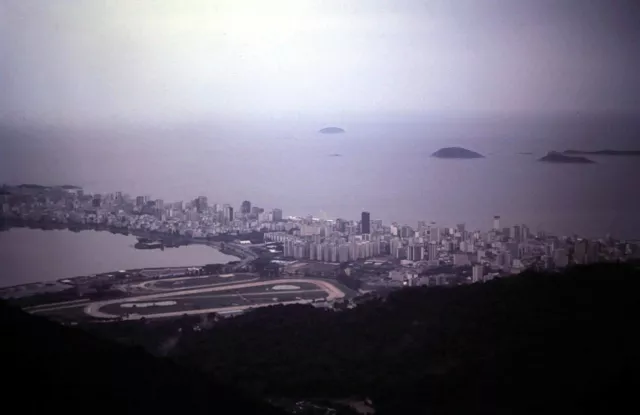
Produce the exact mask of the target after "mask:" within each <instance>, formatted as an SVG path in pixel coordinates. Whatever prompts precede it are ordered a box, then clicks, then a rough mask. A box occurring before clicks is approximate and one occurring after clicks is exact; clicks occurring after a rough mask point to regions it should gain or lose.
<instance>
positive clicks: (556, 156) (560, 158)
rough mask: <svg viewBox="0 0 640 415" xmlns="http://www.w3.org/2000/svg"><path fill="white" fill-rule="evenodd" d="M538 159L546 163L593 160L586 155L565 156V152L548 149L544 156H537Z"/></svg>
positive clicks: (588, 161) (577, 162)
mask: <svg viewBox="0 0 640 415" xmlns="http://www.w3.org/2000/svg"><path fill="white" fill-rule="evenodd" d="M538 161H545V162H548V163H576V164H592V163H595V161H593V160H590V159H588V158H586V157H575V156H567V155H566V154H562V153H558V152H557V151H550V152H548V153H547V155H546V156H544V157H542V158H539V159H538Z"/></svg>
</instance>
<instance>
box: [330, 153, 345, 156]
mask: <svg viewBox="0 0 640 415" xmlns="http://www.w3.org/2000/svg"><path fill="white" fill-rule="evenodd" d="M329 157H342V154H338V153H331V154H329Z"/></svg>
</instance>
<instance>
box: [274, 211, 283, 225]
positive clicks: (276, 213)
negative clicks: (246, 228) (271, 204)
mask: <svg viewBox="0 0 640 415" xmlns="http://www.w3.org/2000/svg"><path fill="white" fill-rule="evenodd" d="M272 213H273V218H272V219H273V221H274V222H281V221H282V209H273V212H272Z"/></svg>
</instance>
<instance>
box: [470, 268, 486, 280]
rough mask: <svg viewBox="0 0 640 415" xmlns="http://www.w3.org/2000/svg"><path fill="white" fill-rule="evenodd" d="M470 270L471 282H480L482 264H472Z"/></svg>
mask: <svg viewBox="0 0 640 415" xmlns="http://www.w3.org/2000/svg"><path fill="white" fill-rule="evenodd" d="M472 272H473V273H472V276H471V278H472V280H471V281H472V282H480V281H482V280H483V279H484V267H483V266H482V265H480V264H478V265H474V266H473V271H472Z"/></svg>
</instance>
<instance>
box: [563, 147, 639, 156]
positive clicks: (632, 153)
mask: <svg viewBox="0 0 640 415" xmlns="http://www.w3.org/2000/svg"><path fill="white" fill-rule="evenodd" d="M563 154H592V155H594V156H640V150H608V149H607V150H596V151H582V150H566V151H565V152H564V153H563Z"/></svg>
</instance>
